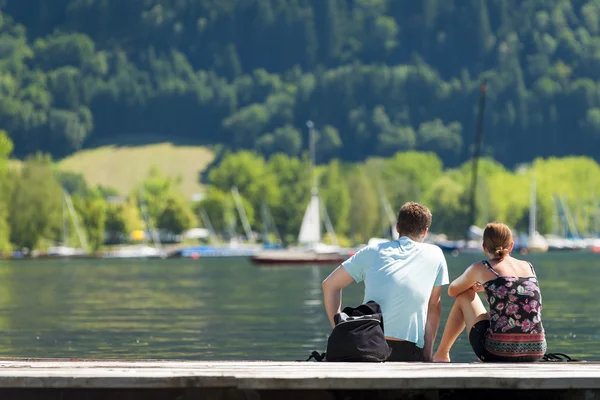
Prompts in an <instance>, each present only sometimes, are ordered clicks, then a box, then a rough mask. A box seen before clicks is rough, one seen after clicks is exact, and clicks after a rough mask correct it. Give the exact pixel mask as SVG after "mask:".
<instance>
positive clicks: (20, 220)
mask: <svg viewBox="0 0 600 400" xmlns="http://www.w3.org/2000/svg"><path fill="white" fill-rule="evenodd" d="M62 201H63V192H62V188H61V186H60V184H59V182H58V181H57V180H56V177H55V174H54V171H53V169H52V165H51V160H50V157H48V156H44V155H36V156H31V157H29V158H28V159H27V160H26V161H25V162H24V164H23V167H22V169H21V172H20V174H19V175H18V179H17V181H16V182H15V185H14V190H13V194H12V198H11V204H10V210H11V211H10V214H9V223H10V234H11V242H12V243H14V244H15V246H17V248H28V249H30V250H33V249H35V248H37V246H38V245H39V244H40V240H41V239H43V238H46V239H48V238H53V237H55V236H56V235H57V232H58V231H60V229H61V227H62V223H61V215H62Z"/></svg>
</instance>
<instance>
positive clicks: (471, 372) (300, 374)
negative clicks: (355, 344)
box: [0, 360, 600, 400]
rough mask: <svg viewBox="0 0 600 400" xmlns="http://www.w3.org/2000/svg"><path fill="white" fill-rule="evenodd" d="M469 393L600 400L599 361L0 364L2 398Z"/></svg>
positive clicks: (452, 395) (429, 395)
mask: <svg viewBox="0 0 600 400" xmlns="http://www.w3.org/2000/svg"><path fill="white" fill-rule="evenodd" d="M471 396H476V397H479V398H482V399H486V400H489V399H494V398H499V399H500V398H502V399H504V400H505V399H506V397H507V396H509V397H511V400H516V399H519V398H524V397H526V398H544V399H563V398H564V399H567V398H568V399H586V400H587V399H596V398H598V399H600V363H538V364H483V363H451V364H433V363H384V364H374V363H324V362H323V363H317V362H269V361H256V362H252V361H232V362H229V361H214V362H203V361H98V360H73V361H71V360H0V399H3V400H4V399H12V398H15V399H17V398H18V399H30V398H31V399H34V398H35V399H41V398H52V399H57V400H58V399H62V400H67V399H71V398H73V399H75V398H78V399H79V398H85V399H100V398H110V399H131V400H134V399H161V400H162V399H173V400H176V399H178V400H187V399H211V400H212V399H214V400H217V399H219V400H220V399H236V400H237V399H279V398H281V399H289V400H291V399H299V398H310V399H342V398H343V399H353V398H361V399H362V398H365V399H367V398H368V399H376V398H382V399H396V398H403V399H404V398H426V399H438V398H443V399H450V398H467V397H471ZM482 396H483V397H482Z"/></svg>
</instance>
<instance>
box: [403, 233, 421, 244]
mask: <svg viewBox="0 0 600 400" xmlns="http://www.w3.org/2000/svg"><path fill="white" fill-rule="evenodd" d="M402 237H407V238H409V239H410V240H412V241H413V242H422V241H423V240H425V237H420V238H415V237H413V236H410V235H403V234H400V237H399V238H398V239H400V238H402Z"/></svg>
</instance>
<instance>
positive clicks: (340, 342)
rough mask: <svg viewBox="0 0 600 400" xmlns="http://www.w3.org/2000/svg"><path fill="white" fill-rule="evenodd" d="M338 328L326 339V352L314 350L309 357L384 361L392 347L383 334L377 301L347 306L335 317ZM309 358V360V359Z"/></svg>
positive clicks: (351, 360)
mask: <svg viewBox="0 0 600 400" xmlns="http://www.w3.org/2000/svg"><path fill="white" fill-rule="evenodd" d="M334 321H335V328H333V331H332V332H331V334H330V335H329V339H328V340H327V351H326V352H325V353H323V354H319V353H318V352H316V351H313V352H312V354H311V356H310V357H309V358H308V360H310V359H311V358H314V359H315V360H317V361H329V362H384V361H385V360H387V359H388V357H389V356H390V354H391V352H392V350H391V349H390V347H389V346H388V344H387V341H386V340H385V336H384V334H383V332H384V330H383V315H382V314H381V307H380V306H379V304H377V303H376V302H374V301H369V302H367V304H361V305H360V306H358V307H356V308H352V307H346V308H344V309H343V310H342V312H341V313H339V314H336V315H335V317H334ZM308 360H307V361H308Z"/></svg>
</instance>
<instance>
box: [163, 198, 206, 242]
mask: <svg viewBox="0 0 600 400" xmlns="http://www.w3.org/2000/svg"><path fill="white" fill-rule="evenodd" d="M195 224H196V221H195V216H194V214H193V212H192V209H191V207H190V205H189V204H187V202H186V201H185V200H184V199H182V198H181V197H178V196H170V197H169V198H168V199H167V203H166V205H165V208H164V209H163V211H162V213H161V214H160V215H159V217H158V221H157V228H158V229H164V230H166V231H168V232H171V233H174V234H176V235H179V234H181V233H183V232H184V231H186V230H188V229H190V228H192V227H193V226H194V225H195Z"/></svg>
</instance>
